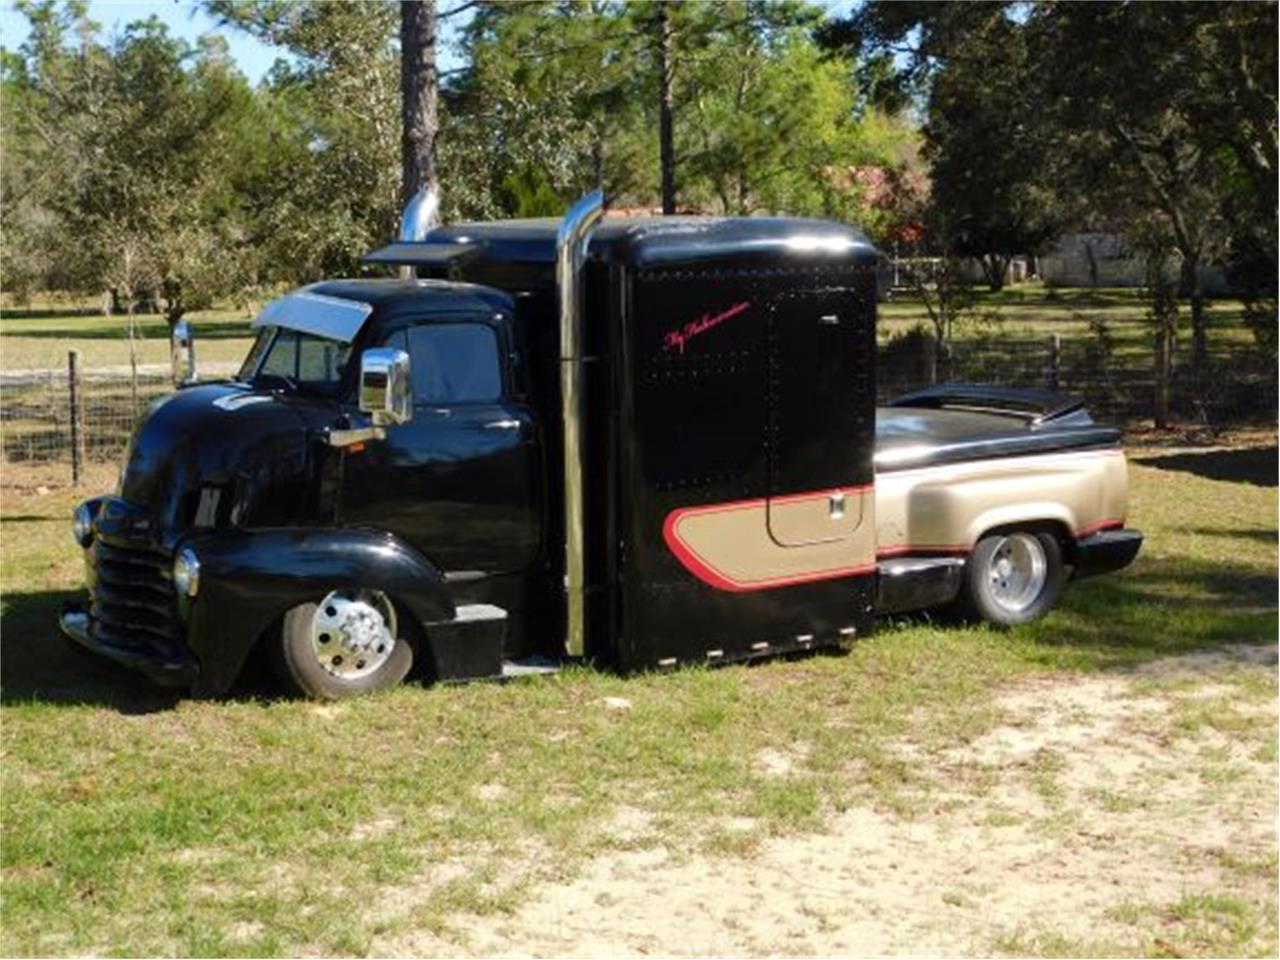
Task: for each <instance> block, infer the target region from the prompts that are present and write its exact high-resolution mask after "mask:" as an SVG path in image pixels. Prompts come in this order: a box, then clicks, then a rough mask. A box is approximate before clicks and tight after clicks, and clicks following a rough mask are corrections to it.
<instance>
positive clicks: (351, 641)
mask: <svg viewBox="0 0 1280 960" xmlns="http://www.w3.org/2000/svg"><path fill="white" fill-rule="evenodd" d="M396 634H397V624H396V613H395V607H394V606H393V605H392V603H391V600H390V599H389V598H388V597H387V596H386V595H385V594H383V593H380V592H377V591H372V590H335V591H333V592H332V593H330V594H328V595H327V596H325V597H323V598H322V599H321V601H320V602H319V603H300V604H298V605H297V606H296V607H293V608H292V609H291V610H289V611H288V612H287V613H286V614H285V615H284V620H283V622H282V623H281V625H280V636H279V638H278V640H277V642H276V643H275V644H274V645H273V649H272V653H273V657H272V662H273V666H274V667H275V671H276V673H277V675H278V676H279V677H280V679H281V681H282V682H283V683H284V684H285V685H286V686H288V687H289V688H290V689H291V690H292V691H294V692H295V693H298V694H301V695H302V696H304V697H311V698H313V699H317V700H341V699H344V698H346V697H354V696H359V695H361V694H365V693H373V692H374V691H377V690H385V689H387V688H388V687H393V686H395V685H396V684H398V683H400V681H402V680H403V679H404V678H405V677H406V676H407V675H408V673H409V670H410V669H411V668H412V667H413V648H412V645H411V644H410V643H409V641H407V640H405V639H403V638H399V637H397V636H396Z"/></svg>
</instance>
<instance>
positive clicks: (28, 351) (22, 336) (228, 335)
mask: <svg viewBox="0 0 1280 960" xmlns="http://www.w3.org/2000/svg"><path fill="white" fill-rule="evenodd" d="M1145 312H1146V304H1145V302H1144V301H1143V299H1142V297H1141V296H1140V294H1139V292H1138V291H1136V290H1120V289H1100V290H1097V291H1090V290H1056V291H1053V290H1047V289H1046V288H1045V287H1044V286H1043V285H1042V284H1040V283H1036V282H1032V283H1024V284H1018V285H1016V286H1012V287H1008V288H1006V289H1005V290H1002V291H1000V292H999V293H991V292H989V291H987V290H985V289H982V288H980V289H979V290H978V293H977V302H976V303H975V305H974V308H973V311H972V313H973V315H974V316H975V317H977V316H982V317H984V319H983V320H982V321H981V322H977V321H974V320H968V321H963V322H961V323H960V324H959V325H958V327H957V329H956V336H957V337H958V338H960V339H964V338H968V337H973V336H977V335H992V334H998V335H1006V336H1009V337H1014V338H1029V337H1041V336H1048V335H1049V334H1051V333H1060V334H1062V335H1063V337H1065V338H1068V339H1070V338H1083V337H1088V336H1090V328H1089V324H1090V321H1091V320H1094V321H1097V320H1100V321H1104V322H1105V323H1106V324H1107V325H1108V327H1109V329H1110V332H1111V334H1112V336H1113V337H1114V338H1115V342H1116V346H1117V349H1118V350H1120V351H1121V352H1124V351H1126V350H1138V351H1142V352H1144V353H1145V352H1148V351H1149V349H1150V346H1149V342H1150V329H1149V326H1148V325H1147V323H1146V322H1145V320H1144V319H1143V317H1144V315H1145ZM1208 313H1209V317H1210V343H1211V345H1214V344H1225V343H1239V344H1248V343H1252V342H1253V341H1252V335H1251V334H1250V333H1249V331H1248V330H1247V329H1246V328H1245V327H1244V325H1243V323H1242V321H1241V315H1242V307H1241V304H1240V303H1239V301H1236V300H1222V301H1213V302H1211V303H1210V305H1209V308H1208ZM879 315H880V320H879V330H880V336H881V338H882V339H884V338H887V337H889V336H891V335H893V334H894V333H901V332H904V331H906V330H909V329H911V328H912V327H914V326H915V325H917V324H920V323H923V324H925V325H926V326H928V315H927V313H926V312H925V309H924V307H923V306H922V305H921V304H920V302H919V301H917V300H912V299H900V300H896V301H892V302H886V303H882V304H880V307H879ZM1182 316H1183V318H1184V324H1185V323H1187V322H1188V321H1187V319H1186V318H1187V317H1188V310H1187V308H1186V305H1185V304H1184V305H1183V309H1182ZM187 319H188V323H190V324H191V327H192V329H193V330H194V331H195V334H196V356H197V359H198V361H199V362H200V363H203V364H213V363H218V364H225V363H235V362H239V361H240V360H243V359H244V356H245V354H246V353H247V352H248V349H249V343H250V339H249V320H250V317H249V315H248V313H247V312H246V311H245V310H235V309H230V308H223V309H217V310H202V311H196V312H194V313H191V314H189V315H188V318H187ZM138 324H139V329H140V334H141V337H142V339H141V341H140V342H139V344H138V357H139V363H143V364H155V363H163V364H167V363H168V362H169V353H168V342H167V337H168V327H167V326H166V324H165V322H164V318H163V317H160V316H158V315H155V314H147V315H144V316H140V317H138ZM72 347H77V348H79V349H80V351H81V353H82V355H83V357H84V363H85V365H86V366H87V367H104V366H124V365H127V364H128V363H129V348H128V341H127V338H126V333H125V318H124V317H122V316H114V317H103V316H101V314H99V313H97V312H95V311H94V310H93V309H92V308H91V307H89V306H88V305H86V304H80V303H63V302H49V303H44V304H41V305H39V306H38V307H37V308H34V309H28V310H15V309H5V310H3V311H0V370H29V369H37V370H40V369H48V368H53V369H56V370H63V369H65V367H66V363H67V351H68V350H69V349H71V348H72Z"/></svg>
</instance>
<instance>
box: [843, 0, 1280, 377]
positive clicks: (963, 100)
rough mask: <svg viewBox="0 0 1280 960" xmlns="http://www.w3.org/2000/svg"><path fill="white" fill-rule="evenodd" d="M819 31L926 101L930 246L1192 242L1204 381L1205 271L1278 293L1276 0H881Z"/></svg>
mask: <svg viewBox="0 0 1280 960" xmlns="http://www.w3.org/2000/svg"><path fill="white" fill-rule="evenodd" d="M820 36H821V39H822V41H823V42H824V44H825V45H827V46H828V47H829V48H831V49H835V50H840V51H851V52H852V53H853V54H854V55H855V56H856V57H857V58H858V61H857V62H858V63H861V64H866V63H868V62H877V63H878V64H879V67H878V70H879V75H878V78H877V82H876V85H875V86H874V87H871V88H870V93H871V94H872V95H874V96H876V97H877V98H878V99H879V100H880V101H881V102H891V103H892V102H906V101H910V100H912V99H914V100H915V101H916V102H918V103H920V104H922V105H923V107H924V111H925V115H926V118H927V122H926V124H925V127H924V135H925V152H926V155H927V157H928V158H929V159H930V161H931V174H932V178H933V190H932V192H931V203H930V208H931V209H930V213H931V217H930V219H931V220H932V222H933V223H934V225H935V229H934V230H933V231H932V232H931V234H930V235H929V236H928V237H927V238H926V240H927V248H928V249H929V252H932V253H945V254H967V255H972V256H984V255H985V259H986V260H987V261H988V264H989V272H990V273H994V270H995V269H996V268H999V267H1000V266H1001V263H1000V260H1001V259H1003V257H1004V256H1006V255H1008V253H1009V252H1021V253H1035V252H1036V251H1037V248H1038V247H1040V246H1041V245H1043V243H1044V242H1045V241H1046V240H1048V239H1050V238H1052V237H1054V236H1055V235H1057V234H1059V233H1061V232H1062V231H1063V230H1066V229H1074V230H1085V231H1089V230H1102V231H1108V232H1119V233H1123V234H1126V235H1127V236H1128V237H1129V239H1130V240H1131V241H1135V242H1139V241H1140V242H1144V243H1152V244H1155V248H1158V249H1160V250H1166V249H1167V250H1169V251H1171V252H1176V258H1174V259H1173V260H1171V261H1170V263H1171V264H1172V263H1176V264H1177V269H1178V271H1179V276H1180V284H1179V291H1178V293H1179V295H1180V296H1183V297H1186V298H1189V300H1190V322H1191V328H1192V343H1193V367H1194V369H1195V372H1196V375H1197V376H1200V375H1201V374H1202V373H1203V368H1204V364H1205V357H1206V355H1207V340H1208V336H1209V332H1208V315H1207V313H1206V310H1205V297H1204V294H1203V289H1202V273H1203V268H1204V267H1205V266H1206V265H1208V264H1210V263H1218V262H1222V261H1223V260H1227V261H1229V262H1230V263H1231V265H1232V266H1233V269H1232V270H1231V273H1232V275H1233V276H1234V278H1235V279H1236V280H1237V281H1244V282H1243V283H1242V285H1243V286H1249V285H1252V286H1253V287H1254V288H1255V289H1256V290H1258V291H1259V294H1258V296H1259V297H1260V298H1261V297H1262V295H1263V294H1264V293H1265V292H1266V291H1268V290H1269V291H1270V297H1271V301H1270V302H1271V303H1272V304H1273V303H1274V290H1275V278H1276V203H1277V198H1276V181H1277V165H1276V142H1277V126H1276V108H1277V97H1276V41H1277V19H1276V5H1275V4H1274V3H1247V2H1228V3H1215V4H1193V3H1150V4H1141V3H1138V4H1133V3H1129V4H1119V3H1108V4H1084V3H1069V2H1059V0H1045V2H1040V3H1034V4H1024V3H1018V2H1005V0H988V2H979V3H964V4H961V3H919V2H895V3H887V2H880V0H872V2H869V3H867V4H865V5H863V6H862V7H860V8H858V9H857V10H855V11H854V12H852V13H851V14H850V15H849V16H848V17H846V18H844V19H842V20H839V21H836V22H833V23H830V24H827V25H826V26H825V27H824V28H823V29H822V31H821V32H820ZM887 55H892V57H893V59H892V60H891V61H886V60H884V59H883V58H884V57H886V56H887ZM877 58H880V59H878V60H877ZM889 63H892V64H893V66H892V67H890V66H889ZM1135 224H1141V225H1142V229H1141V230H1135V229H1134V225H1135ZM937 225H941V228H939V227H938V226H937ZM1157 234H1159V235H1158V236H1157ZM989 279H990V280H992V281H993V282H995V283H998V282H999V278H998V277H996V276H990V275H989ZM1261 302H1262V303H1264V304H1265V303H1266V302H1267V301H1266V300H1265V299H1261ZM1269 325H1270V327H1271V328H1272V329H1274V326H1275V317H1274V313H1272V314H1271V316H1270V324H1269ZM1259 326H1260V327H1261V328H1264V329H1265V326H1266V325H1265V324H1260V325H1259ZM1259 340H1260V342H1264V343H1265V342H1266V338H1265V336H1263V337H1260V338H1259Z"/></svg>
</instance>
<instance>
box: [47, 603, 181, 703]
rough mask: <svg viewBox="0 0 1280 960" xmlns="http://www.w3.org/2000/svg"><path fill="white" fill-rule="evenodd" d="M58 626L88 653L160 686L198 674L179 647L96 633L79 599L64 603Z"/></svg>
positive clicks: (174, 685) (175, 684)
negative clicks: (164, 647)
mask: <svg viewBox="0 0 1280 960" xmlns="http://www.w3.org/2000/svg"><path fill="white" fill-rule="evenodd" d="M58 627H59V628H60V629H61V630H62V632H63V634H64V635H65V636H66V637H67V639H69V640H72V641H74V642H75V643H77V644H79V645H80V646H82V647H84V648H85V649H86V650H88V651H89V652H90V653H93V654H96V655H97V656H99V657H103V658H105V659H107V660H110V661H112V662H113V663H117V664H119V665H120V666H122V667H127V668H129V669H130V670H136V671H137V672H138V673H141V674H143V675H145V676H146V677H148V678H149V679H150V680H151V681H152V682H154V683H157V684H159V685H160V686H163V687H189V686H191V685H192V684H193V683H195V682H196V679H197V678H198V677H199V676H200V665H199V664H198V663H196V661H195V660H194V659H192V658H191V657H190V656H188V655H185V654H183V653H182V652H181V651H176V650H162V649H160V648H159V647H158V645H154V644H150V643H147V642H146V641H140V642H137V643H120V642H112V641H110V640H106V639H103V638H101V637H99V636H98V635H97V633H98V632H97V631H96V630H95V629H94V623H93V619H92V618H91V617H90V616H89V614H88V612H87V611H86V610H85V609H84V607H82V606H81V605H80V604H78V603H68V604H64V605H63V607H62V612H61V614H59V615H58Z"/></svg>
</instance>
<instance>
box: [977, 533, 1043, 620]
mask: <svg viewBox="0 0 1280 960" xmlns="http://www.w3.org/2000/svg"><path fill="white" fill-rule="evenodd" d="M1048 568H1049V565H1048V562H1047V561H1046V559H1045V553H1044V547H1043V546H1042V545H1041V543H1040V541H1039V540H1038V539H1037V538H1036V537H1035V535H1034V534H1030V533H1011V534H1009V535H1008V536H1004V537H1001V538H1000V540H999V542H998V543H997V544H996V547H995V550H994V551H992V553H991V559H990V560H989V561H988V562H987V570H986V579H987V585H988V589H989V591H990V596H991V600H992V601H993V602H994V603H995V604H996V605H997V606H999V607H1000V608H1001V609H1003V610H1005V611H1007V612H1009V613H1012V614H1017V613H1022V612H1023V611H1024V610H1026V609H1027V608H1028V607H1030V606H1031V605H1032V604H1033V603H1035V602H1036V599H1037V598H1038V597H1039V596H1040V593H1041V591H1042V590H1044V585H1045V581H1046V580H1047V578H1048Z"/></svg>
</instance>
